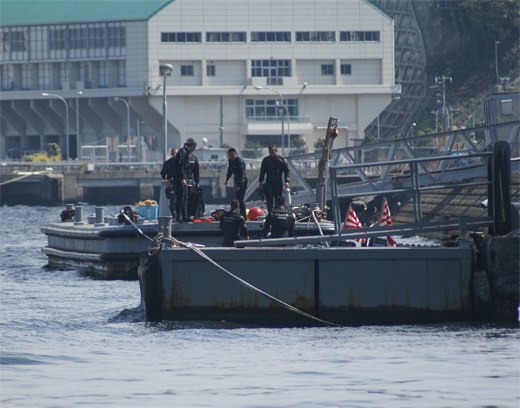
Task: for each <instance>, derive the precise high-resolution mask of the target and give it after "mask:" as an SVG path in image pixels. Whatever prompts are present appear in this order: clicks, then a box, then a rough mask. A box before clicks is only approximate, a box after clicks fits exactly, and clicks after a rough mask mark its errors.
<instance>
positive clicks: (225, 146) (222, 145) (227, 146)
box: [220, 143, 231, 149]
mask: <svg viewBox="0 0 520 408" xmlns="http://www.w3.org/2000/svg"><path fill="white" fill-rule="evenodd" d="M220 148H221V149H231V146H230V145H228V144H227V143H223V144H221V145H220Z"/></svg>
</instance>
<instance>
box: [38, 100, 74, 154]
mask: <svg viewBox="0 0 520 408" xmlns="http://www.w3.org/2000/svg"><path fill="white" fill-rule="evenodd" d="M40 95H41V96H54V97H55V98H58V99H61V100H62V101H63V103H64V104H65V122H66V123H65V129H66V130H67V132H66V134H67V161H69V160H70V150H69V105H68V104H67V101H66V100H65V99H63V98H62V97H61V96H59V95H56V94H50V93H42V94H40Z"/></svg>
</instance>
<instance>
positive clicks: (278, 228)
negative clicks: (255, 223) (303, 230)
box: [264, 196, 295, 238]
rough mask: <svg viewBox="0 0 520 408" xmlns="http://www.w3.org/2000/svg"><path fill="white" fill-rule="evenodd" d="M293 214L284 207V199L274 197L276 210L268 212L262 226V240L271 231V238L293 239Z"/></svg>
mask: <svg viewBox="0 0 520 408" xmlns="http://www.w3.org/2000/svg"><path fill="white" fill-rule="evenodd" d="M294 223H295V218H294V214H293V213H292V212H291V211H289V210H288V209H287V208H286V207H285V198H283V196H278V197H276V208H275V209H274V210H272V211H270V212H269V214H268V215H267V218H266V219H265V224H264V238H267V233H268V232H269V229H271V238H281V237H294Z"/></svg>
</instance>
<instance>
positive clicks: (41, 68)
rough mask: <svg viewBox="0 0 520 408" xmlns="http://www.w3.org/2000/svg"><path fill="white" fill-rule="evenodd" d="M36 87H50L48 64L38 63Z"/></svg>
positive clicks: (40, 88)
mask: <svg viewBox="0 0 520 408" xmlns="http://www.w3.org/2000/svg"><path fill="white" fill-rule="evenodd" d="M38 89H39V90H46V89H51V75H50V64H38Z"/></svg>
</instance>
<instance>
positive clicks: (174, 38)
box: [161, 33, 202, 43]
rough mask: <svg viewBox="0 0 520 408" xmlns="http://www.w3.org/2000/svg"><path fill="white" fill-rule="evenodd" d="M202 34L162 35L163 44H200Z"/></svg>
mask: <svg viewBox="0 0 520 408" xmlns="http://www.w3.org/2000/svg"><path fill="white" fill-rule="evenodd" d="M201 37H202V35H201V33H161V42H177V43H184V42H191V43H194V42H195V43H200V42H201Z"/></svg>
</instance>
